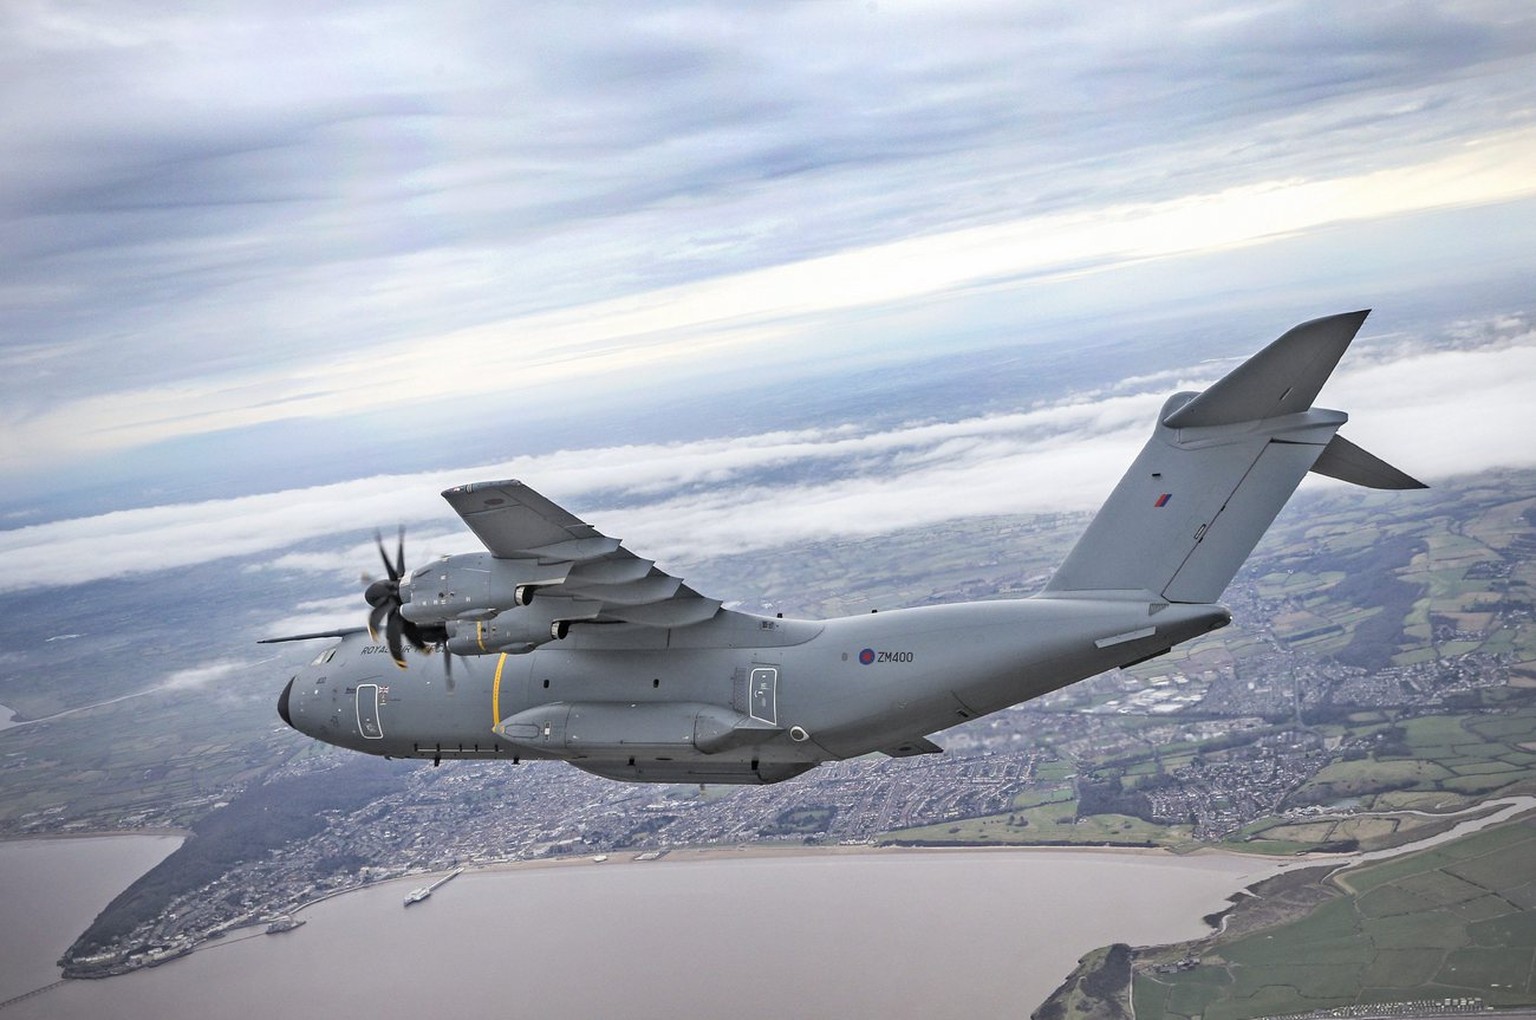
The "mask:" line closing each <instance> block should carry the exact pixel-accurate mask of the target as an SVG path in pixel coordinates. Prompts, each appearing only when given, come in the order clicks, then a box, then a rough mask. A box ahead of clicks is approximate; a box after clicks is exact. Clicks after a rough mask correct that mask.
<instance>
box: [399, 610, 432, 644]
mask: <svg viewBox="0 0 1536 1020" xmlns="http://www.w3.org/2000/svg"><path fill="white" fill-rule="evenodd" d="M395 615H396V616H400V610H399V609H396V610H395ZM400 631H401V633H403V634H404V635H405V639H406V640H407V641H409V642H410V643H411V647H412V648H414V649H416V650H417V651H418V652H424V651H426V650H427V647H428V646H427V642H426V640H425V639H424V638H423V637H422V634H421V628H420V627H418V626H416V625H415V624H414V623H412V622H411V621H410V620H407V619H406V618H405V617H404V616H400Z"/></svg>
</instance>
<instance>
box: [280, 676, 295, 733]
mask: <svg viewBox="0 0 1536 1020" xmlns="http://www.w3.org/2000/svg"><path fill="white" fill-rule="evenodd" d="M292 693H293V681H292V680H289V681H288V686H287V687H284V688H283V693H282V694H279V695H278V696H277V714H278V715H279V716H281V717H282V720H283V722H285V723H287V724H288V725H289V726H292V725H293V717H292V716H290V715H289V714H288V696H289V695H290V694H292Z"/></svg>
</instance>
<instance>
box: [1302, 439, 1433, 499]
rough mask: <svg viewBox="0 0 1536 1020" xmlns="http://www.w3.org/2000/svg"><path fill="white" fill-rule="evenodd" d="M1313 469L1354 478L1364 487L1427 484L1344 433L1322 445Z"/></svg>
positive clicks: (1422, 486)
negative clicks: (1346, 436) (1367, 450)
mask: <svg viewBox="0 0 1536 1020" xmlns="http://www.w3.org/2000/svg"><path fill="white" fill-rule="evenodd" d="M1312 470H1313V471H1316V472H1317V473H1318V474H1320V475H1327V476H1328V477H1329V478H1337V479H1338V480H1339V481H1341V482H1353V483H1354V484H1356V485H1363V486H1365V487H1366V488H1367V489H1427V488H1429V486H1427V485H1425V484H1424V483H1423V482H1421V481H1419V480H1418V479H1417V478H1414V477H1413V476H1412V475H1408V474H1404V473H1403V472H1401V471H1399V470H1398V469H1397V468H1395V467H1393V466H1392V465H1391V464H1388V463H1387V462H1386V461H1384V460H1382V459H1381V458H1380V457H1377V456H1376V455H1374V454H1371V453H1367V452H1366V451H1364V450H1362V449H1360V447H1358V446H1356V445H1355V444H1354V443H1351V442H1350V441H1349V440H1348V439H1345V438H1344V437H1343V436H1339V435H1335V436H1334V437H1333V438H1332V439H1331V440H1329V441H1328V445H1327V446H1325V447H1323V452H1322V455H1321V456H1319V457H1318V458H1317V460H1316V461H1314V462H1313V464H1312Z"/></svg>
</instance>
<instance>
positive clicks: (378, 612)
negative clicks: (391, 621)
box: [368, 602, 389, 641]
mask: <svg viewBox="0 0 1536 1020" xmlns="http://www.w3.org/2000/svg"><path fill="white" fill-rule="evenodd" d="M388 613H389V603H388V602H380V603H379V604H378V605H376V606H374V607H373V609H372V610H370V611H369V613H368V636H369V637H371V638H373V640H375V641H377V640H378V639H379V625H380V624H382V623H383V622H384V617H385V615H387V614H388Z"/></svg>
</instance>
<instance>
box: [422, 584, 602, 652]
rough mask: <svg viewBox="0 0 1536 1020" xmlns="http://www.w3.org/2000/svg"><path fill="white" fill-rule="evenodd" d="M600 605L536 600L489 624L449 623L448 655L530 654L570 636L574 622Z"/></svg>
mask: <svg viewBox="0 0 1536 1020" xmlns="http://www.w3.org/2000/svg"><path fill="white" fill-rule="evenodd" d="M599 608H600V603H597V602H589V601H586V600H584V599H571V598H551V599H539V600H538V601H536V602H534V604H533V605H531V606H522V607H519V608H516V609H508V610H507V611H506V612H503V613H501V614H500V615H499V616H497V617H496V618H495V619H491V620H449V621H448V622H447V623H446V624H444V628H445V629H446V630H447V632H448V651H450V652H452V653H453V654H454V655H491V654H494V653H499V652H507V653H509V654H513V655H516V654H519V653H521V652H531V651H533V650H534V649H535V648H537V647H538V646H539V645H542V644H545V643H546V642H549V641H559V640H560V639H561V638H563V637H565V636H566V635H567V634H569V633H570V630H571V622H572V621H573V620H590V619H591V618H592V617H594V616H596V615H597V612H598V609H599Z"/></svg>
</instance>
